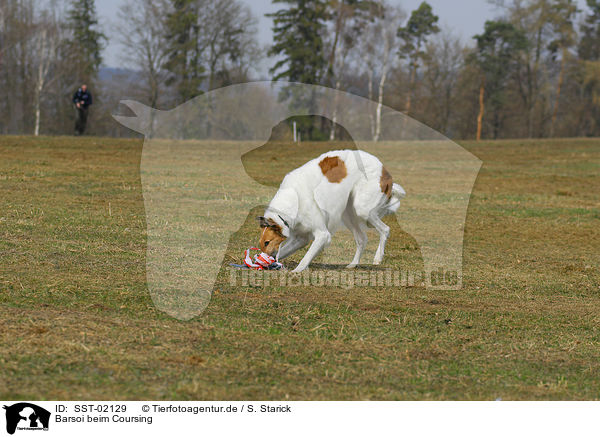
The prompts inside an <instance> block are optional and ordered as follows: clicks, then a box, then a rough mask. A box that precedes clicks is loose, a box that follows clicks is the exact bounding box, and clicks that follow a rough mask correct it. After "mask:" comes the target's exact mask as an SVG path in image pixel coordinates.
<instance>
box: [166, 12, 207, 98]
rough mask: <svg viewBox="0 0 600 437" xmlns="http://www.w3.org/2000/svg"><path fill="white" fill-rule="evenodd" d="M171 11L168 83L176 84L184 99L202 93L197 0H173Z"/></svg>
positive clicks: (202, 79) (169, 18)
mask: <svg viewBox="0 0 600 437" xmlns="http://www.w3.org/2000/svg"><path fill="white" fill-rule="evenodd" d="M172 2H173V12H172V13H170V14H169V15H168V16H167V21H166V27H167V33H168V35H167V38H168V41H169V52H170V56H169V60H168V62H167V64H166V68H167V70H168V71H169V72H170V73H171V77H170V79H169V81H168V82H167V83H168V84H170V85H171V84H175V86H176V89H177V92H178V94H179V101H180V102H184V101H186V100H189V99H192V98H194V97H196V96H197V95H200V94H202V89H201V86H202V82H203V81H204V79H205V76H206V74H205V72H206V69H205V68H204V66H203V65H202V49H201V48H200V44H199V38H200V31H201V29H200V28H199V26H198V14H199V12H198V1H196V0H172Z"/></svg>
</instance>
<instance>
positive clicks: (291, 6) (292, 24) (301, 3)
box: [267, 0, 329, 139]
mask: <svg viewBox="0 0 600 437" xmlns="http://www.w3.org/2000/svg"><path fill="white" fill-rule="evenodd" d="M273 3H285V4H286V5H287V7H286V8H284V9H281V10H279V11H277V12H275V13H273V14H267V16H268V17H272V18H273V40H274V44H273V46H272V47H271V48H270V50H269V55H271V56H279V57H280V58H281V59H280V60H279V61H277V63H275V65H274V66H273V68H271V70H270V73H271V74H273V75H274V76H273V79H274V80H279V79H287V80H288V81H290V82H301V83H306V84H319V83H321V81H322V80H323V79H324V77H325V74H326V67H327V59H326V55H325V49H324V44H323V37H322V35H323V33H324V32H325V30H326V22H327V20H328V19H329V12H328V5H327V2H326V1H323V0H273ZM286 97H291V102H292V106H294V107H295V108H296V109H302V110H305V111H308V112H309V113H310V112H312V111H313V110H314V106H315V104H316V96H315V93H314V92H312V93H310V95H293V96H289V95H288V96H286ZM296 121H297V122H298V125H299V129H300V131H305V132H306V133H307V136H308V138H309V139H315V138H317V137H318V136H320V135H322V132H317V131H316V130H315V124H314V120H309V119H306V118H300V119H298V120H296ZM321 127H322V128H324V126H321Z"/></svg>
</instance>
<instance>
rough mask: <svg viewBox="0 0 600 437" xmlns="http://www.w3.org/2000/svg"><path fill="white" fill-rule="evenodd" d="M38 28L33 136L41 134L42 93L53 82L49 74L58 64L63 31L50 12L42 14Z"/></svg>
mask: <svg viewBox="0 0 600 437" xmlns="http://www.w3.org/2000/svg"><path fill="white" fill-rule="evenodd" d="M36 28H37V32H36V33H35V37H34V39H35V54H34V57H33V60H34V62H35V63H37V74H36V76H35V84H34V100H33V102H34V113H35V122H34V128H33V134H34V135H35V136H38V135H39V134H40V120H41V100H42V93H43V92H44V91H45V87H46V86H47V85H48V82H51V81H52V80H53V79H52V78H49V73H50V69H51V67H52V66H53V64H54V63H56V58H57V51H58V46H59V44H60V42H61V31H60V23H59V22H58V21H57V19H56V16H55V15H53V14H51V13H50V12H49V11H43V12H42V14H41V16H40V18H39V21H38V22H37V23H36Z"/></svg>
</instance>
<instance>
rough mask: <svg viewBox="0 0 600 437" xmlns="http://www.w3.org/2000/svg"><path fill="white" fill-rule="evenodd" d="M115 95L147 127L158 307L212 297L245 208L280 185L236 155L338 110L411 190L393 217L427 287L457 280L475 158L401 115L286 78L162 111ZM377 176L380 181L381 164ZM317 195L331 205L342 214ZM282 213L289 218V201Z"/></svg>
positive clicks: (353, 134)
mask: <svg viewBox="0 0 600 437" xmlns="http://www.w3.org/2000/svg"><path fill="white" fill-rule="evenodd" d="M303 102H312V103H310V104H308V103H307V104H304V103H303ZM121 103H122V104H123V105H125V106H127V107H128V108H129V109H130V110H131V112H132V113H133V116H131V115H129V116H125V115H115V116H114V118H115V119H116V120H117V121H118V122H120V123H121V124H123V125H124V126H126V127H128V128H130V129H132V130H134V131H136V132H139V133H142V134H143V135H144V136H145V138H144V145H143V149H142V157H141V162H140V176H141V183H142V193H143V197H144V207H145V212H146V226H147V252H146V280H147V285H148V290H149V291H150V295H151V296H152V300H153V301H154V304H155V305H156V307H157V308H159V309H160V310H161V311H165V312H166V313H167V314H169V315H171V316H173V317H176V318H178V319H181V320H189V319H191V318H192V317H195V316H197V315H199V314H201V313H202V312H203V311H204V309H205V308H206V307H207V305H208V303H209V301H210V299H211V296H212V290H213V287H214V284H215V282H216V280H217V276H218V274H219V272H220V271H221V261H222V260H223V259H224V257H225V252H226V249H227V245H228V242H229V240H230V238H231V236H232V235H234V234H235V233H236V232H238V230H239V229H240V227H241V226H242V225H243V223H244V221H245V220H246V219H247V217H248V212H249V211H251V210H252V208H254V207H256V206H257V205H266V204H267V203H269V201H270V200H271V199H273V197H274V195H275V194H276V191H277V190H276V189H275V188H273V187H272V186H269V185H265V184H263V183H261V182H259V181H258V180H257V179H255V178H254V177H253V176H252V175H253V173H252V171H250V169H247V168H246V167H245V165H244V159H243V157H244V156H245V155H246V154H250V153H252V152H253V151H254V150H257V149H260V148H261V147H266V146H265V145H266V144H267V143H268V142H269V139H270V138H271V135H272V132H273V128H274V127H275V126H279V125H280V124H281V123H285V122H286V121H289V120H291V119H292V118H295V117H303V116H317V117H322V118H323V119H327V120H331V121H332V122H333V121H335V123H337V124H338V125H339V126H341V127H342V128H344V129H345V131H346V132H347V134H348V136H349V137H350V138H351V139H352V141H353V143H354V144H355V145H356V148H357V149H358V150H361V151H363V152H366V153H369V154H371V155H373V156H376V157H378V158H379V159H382V162H385V168H386V171H387V172H388V173H389V174H390V175H394V176H395V177H396V178H397V180H398V181H402V184H401V185H402V187H404V189H406V192H407V193H408V195H407V197H406V199H404V200H403V206H402V208H401V209H400V210H399V214H394V216H395V220H396V221H397V223H398V225H399V226H400V227H401V228H402V230H403V231H404V232H405V233H407V234H408V235H410V236H411V237H412V238H413V239H414V240H415V242H416V244H417V245H418V247H419V248H420V253H421V255H422V258H423V272H424V275H423V276H424V283H425V286H426V287H428V288H432V289H444V290H458V289H460V288H461V287H462V270H463V236H464V229H465V222H466V216H467V209H468V206H469V200H470V197H471V191H472V188H473V186H474V183H475V179H476V177H477V174H478V173H479V169H480V167H481V164H482V162H481V161H480V160H479V159H478V158H477V157H476V156H474V155H472V154H471V153H470V152H469V151H467V150H466V149H464V148H463V147H461V146H460V145H458V144H456V143H455V142H453V141H452V140H450V139H448V138H446V137H445V136H443V135H442V134H440V133H439V132H436V131H435V130H433V129H431V128H429V127H427V126H425V125H424V124H422V123H420V122H418V121H417V120H414V119H412V118H410V117H409V116H407V115H406V114H403V113H401V112H399V111H395V110H394V109H392V108H389V107H386V106H379V105H378V104H377V102H373V101H371V100H368V99H365V98H362V97H360V96H356V95H353V94H351V93H346V92H342V91H339V90H334V89H331V88H326V87H321V86H317V85H307V84H300V83H291V82H252V83H245V84H236V85H231V86H227V87H224V88H219V89H215V90H211V91H209V92H206V93H204V94H202V95H199V96H197V97H195V98H193V99H192V100H189V101H187V102H185V103H182V104H181V105H179V106H177V107H176V108H173V109H171V110H169V111H163V110H158V109H155V108H151V107H148V106H145V105H143V104H141V103H139V102H134V101H131V100H124V101H122V102H121ZM379 112H381V124H382V125H381V129H380V133H379V134H377V135H376V138H374V130H373V127H374V126H373V119H374V118H373V117H374V114H375V113H379ZM300 147H301V146H299V145H294V146H292V145H281V146H280V150H279V154H278V156H279V158H280V160H279V161H275V160H273V159H271V160H269V161H266V162H265V163H264V165H263V166H262V167H261V172H263V173H265V174H266V173H269V171H270V170H269V167H270V166H272V165H280V163H281V162H283V161H284V160H285V159H286V157H287V156H293V154H294V151H295V150H296V149H299V148H300ZM357 155H358V153H355V156H357ZM274 158H276V157H274ZM359 161H360V160H357V167H358V168H359V169H361V163H360V162H359ZM273 163H276V164H273ZM363 164H364V163H363ZM321 170H322V169H321ZM363 173H364V172H363ZM375 173H376V172H375ZM365 174H366V173H365ZM330 182H331V181H330ZM373 186H374V187H375V188H376V189H377V190H379V187H380V173H378V174H377V175H376V181H375V184H374V185H373ZM327 187H328V188H331V189H336V188H340V187H337V186H335V185H334V186H333V187H332V186H330V185H327ZM320 188H321V187H320V186H319V187H318V188H317V190H316V191H315V193H314V198H315V200H316V201H317V203H319V202H320V201H321V200H327V199H329V198H334V197H335V196H332V195H331V194H330V193H329V192H326V193H321V192H320ZM342 194H343V193H342ZM292 198H293V196H292ZM321 203H322V206H321V210H323V211H324V212H326V213H328V214H329V215H330V216H332V217H339V215H340V214H341V211H338V210H331V211H330V210H329V209H328V208H327V202H321ZM292 209H293V208H292ZM293 213H294V211H292V212H291V214H292V215H293ZM277 214H279V215H281V216H282V217H283V218H285V220H286V221H287V222H289V223H292V222H293V221H294V217H292V216H290V212H288V213H287V217H286V214H284V213H283V211H280V212H278V213H277ZM288 219H289V220H288ZM349 244H351V243H349ZM324 256H327V254H324Z"/></svg>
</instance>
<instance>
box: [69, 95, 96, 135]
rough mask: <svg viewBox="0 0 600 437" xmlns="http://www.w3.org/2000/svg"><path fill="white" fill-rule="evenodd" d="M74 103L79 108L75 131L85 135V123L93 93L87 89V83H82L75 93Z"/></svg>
mask: <svg viewBox="0 0 600 437" xmlns="http://www.w3.org/2000/svg"><path fill="white" fill-rule="evenodd" d="M73 103H75V109H77V119H76V120H75V133H76V134H77V135H83V132H84V131H85V125H86V124H87V117H88V108H89V106H90V105H91V104H92V93H90V92H89V91H88V89H87V85H86V84H83V85H81V88H79V89H78V90H77V91H75V94H74V95H73Z"/></svg>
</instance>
